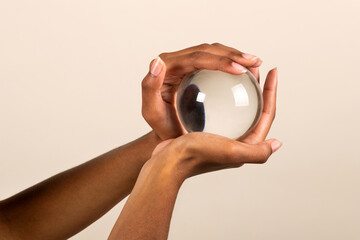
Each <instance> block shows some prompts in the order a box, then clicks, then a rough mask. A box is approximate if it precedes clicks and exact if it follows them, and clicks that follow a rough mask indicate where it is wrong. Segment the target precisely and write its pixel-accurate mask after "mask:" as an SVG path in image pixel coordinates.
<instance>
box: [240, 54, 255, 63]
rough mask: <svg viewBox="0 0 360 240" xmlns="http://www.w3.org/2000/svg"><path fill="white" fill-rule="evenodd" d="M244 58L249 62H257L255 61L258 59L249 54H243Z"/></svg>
mask: <svg viewBox="0 0 360 240" xmlns="http://www.w3.org/2000/svg"><path fill="white" fill-rule="evenodd" d="M242 56H243V58H246V59H249V60H252V61H255V60H257V59H258V57H257V56H255V55H252V54H248V53H243V54H242Z"/></svg>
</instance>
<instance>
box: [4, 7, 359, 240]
mask: <svg viewBox="0 0 360 240" xmlns="http://www.w3.org/2000/svg"><path fill="white" fill-rule="evenodd" d="M359 12H360V1H359V0H343V1H333V0H321V1H316V0H311V1H310V0H303V1H295V0H274V1H267V0H260V1H239V0H236V1H235V0H233V1H230V0H222V1H214V0H207V1H205V0H199V1H196V0H182V1H172V0H162V1H161V0H153V1H120V0H118V1H113V0H109V1H95V0H90V1H85V0H72V1H70V0H63V1H45V0H41V1H40V0H34V1H24V0H23V1H20V0H13V1H1V2H0V199H4V198H6V197H9V196H11V195H12V194H15V193H17V192H19V191H20V190H23V189H25V188H27V187H29V186H31V185H33V184H36V183H37V182H39V181H42V180H44V179H45V178H48V177H50V176H52V175H54V174H56V173H58V172H60V171H63V170H66V169H68V168H70V167H73V166H76V165H78V164H80V163H82V162H84V161H87V160H89V159H91V158H93V157H96V156H97V155H100V154H102V153H103V152H105V151H108V150H110V149H112V148H115V147H117V146H119V145H122V144H124V143H127V142H128V141H130V140H133V139H135V138H137V137H140V136H141V135H143V134H145V133H147V132H148V131H149V130H150V128H149V127H148V125H147V124H146V122H145V121H144V120H143V119H142V116H141V112H140V109H141V87H140V85H141V80H142V78H143V77H144V76H145V74H146V73H147V71H148V66H149V63H150V61H151V60H152V59H153V58H155V57H156V56H157V55H158V54H160V53H162V52H169V51H175V50H180V49H183V48H186V47H190V46H193V45H198V44H201V43H213V42H220V43H223V44H225V45H229V46H232V47H234V48H237V49H239V50H241V51H244V52H248V53H253V54H256V55H258V56H259V57H261V58H262V59H263V61H264V63H263V66H262V68H261V75H262V83H263V80H264V76H265V75H266V73H267V71H268V70H270V69H271V68H273V67H278V70H279V88H278V105H277V118H276V121H275V122H274V125H273V128H272V130H271V132H270V134H269V137H275V138H277V139H279V140H281V141H283V143H284V144H283V147H282V148H281V149H280V150H279V151H278V152H277V153H276V154H274V155H273V156H272V157H271V158H270V159H269V161H268V162H267V163H266V164H264V165H245V166H243V167H241V168H239V169H232V170H224V171H221V172H215V173H209V174H206V175H201V176H196V177H194V178H191V179H189V180H187V181H186V182H185V184H184V185H183V187H182V188H181V190H180V193H179V197H178V200H177V202H176V206H175V210H174V215H173V219H172V224H171V229H170V235H169V239H175V240H180V239H209V240H213V239H229V240H232V239H234V240H235V239H274V240H275V239H276V240H279V239H293V240H297V239H298V240H303V239H327V240H328V239H334V240H335V239H347V240H355V239H360V228H359V226H360V206H359V203H360V184H359V183H360V161H359V160H360V157H359V155H360V151H359V133H360V127H359V123H360V94H359V89H360V80H359V76H360V67H359V63H360V62H359V56H360V47H359V42H360V14H359ZM119 174H120V173H119ZM123 204H124V201H123V202H122V203H120V204H119V205H118V206H116V207H115V208H114V209H113V210H112V211H110V212H109V213H108V214H107V215H105V216H104V217H103V218H101V219H100V220H98V221H97V222H95V223H94V224H93V225H91V226H90V227H88V228H87V229H86V230H84V231H83V232H81V233H80V234H78V235H76V236H74V237H73V238H72V239H105V238H106V237H107V236H108V234H109V232H110V230H111V228H112V226H113V224H114V223H115V220H116V218H117V216H118V215H119V213H120V211H121V208H122V206H123Z"/></svg>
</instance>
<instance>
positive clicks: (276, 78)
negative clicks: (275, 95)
mask: <svg viewBox="0 0 360 240" xmlns="http://www.w3.org/2000/svg"><path fill="white" fill-rule="evenodd" d="M272 70H274V71H275V74H276V77H275V82H276V84H277V82H278V69H277V67H274V68H273V69H272Z"/></svg>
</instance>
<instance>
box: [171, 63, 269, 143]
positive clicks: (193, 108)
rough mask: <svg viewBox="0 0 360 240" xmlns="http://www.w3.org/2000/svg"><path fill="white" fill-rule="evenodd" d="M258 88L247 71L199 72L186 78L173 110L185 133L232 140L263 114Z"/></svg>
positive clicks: (250, 128)
mask: <svg viewBox="0 0 360 240" xmlns="http://www.w3.org/2000/svg"><path fill="white" fill-rule="evenodd" d="M262 102H263V101H262V94H261V89H260V86H259V84H258V82H257V81H256V79H255V77H254V76H253V75H252V74H251V73H250V72H249V71H247V72H245V73H243V74H241V75H232V74H229V73H224V72H221V71H212V70H199V71H196V72H194V73H192V74H191V75H188V76H186V77H185V79H184V80H183V82H182V83H181V85H180V87H179V91H178V95H177V101H176V107H177V112H178V115H179V118H180V120H181V123H182V125H183V126H184V128H185V129H186V130H187V131H188V132H202V131H204V132H209V133H214V134H218V135H222V136H225V137H228V138H232V139H238V138H240V137H244V136H246V134H247V133H248V132H250V131H251V130H252V129H253V127H254V126H255V125H256V124H257V122H258V120H259V118H260V114H261V111H262Z"/></svg>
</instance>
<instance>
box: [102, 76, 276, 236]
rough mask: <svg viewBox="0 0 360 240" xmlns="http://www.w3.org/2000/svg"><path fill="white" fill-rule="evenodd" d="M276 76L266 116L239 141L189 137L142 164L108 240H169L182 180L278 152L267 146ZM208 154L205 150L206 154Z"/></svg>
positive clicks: (202, 135)
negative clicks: (173, 213) (171, 221)
mask: <svg viewBox="0 0 360 240" xmlns="http://www.w3.org/2000/svg"><path fill="white" fill-rule="evenodd" d="M276 86H277V71H276V70H272V71H270V72H269V74H268V77H267V80H266V83H265V87H264V89H265V90H266V91H264V93H263V96H264V110H263V111H264V112H263V114H262V116H261V120H260V122H259V124H258V125H257V126H256V128H255V129H254V130H253V132H252V133H251V134H250V135H249V136H248V137H246V138H245V139H244V140H242V142H239V141H234V140H231V139H228V138H225V137H221V136H217V135H214V134H208V133H190V134H186V135H183V136H181V137H179V138H177V139H175V140H173V139H170V140H167V141H165V142H162V143H161V144H159V145H158V146H157V147H156V148H155V150H154V152H153V155H152V157H151V159H150V160H149V161H148V162H147V163H146V164H145V165H144V167H143V169H142V170H141V173H140V175H139V178H138V180H137V182H136V184H135V187H134V190H133V191H132V193H131V195H130V197H129V199H128V201H127V202H126V205H125V207H124V209H123V210H122V212H121V214H120V216H119V218H118V220H117V222H116V223H115V225H114V228H113V229H112V231H111V233H110V236H109V239H110V240H113V239H126V240H132V239H143V240H146V239H157V240H165V239H167V236H168V232H169V226H170V220H171V215H172V212H173V208H174V205H175V200H176V196H177V193H178V191H179V188H180V187H181V185H182V183H183V182H184V181H185V179H187V178H189V177H191V176H194V175H198V174H203V173H206V172H210V171H216V170H221V169H225V168H235V167H240V166H242V165H243V164H245V163H265V162H266V161H267V159H268V158H269V157H270V155H271V154H272V153H274V152H275V151H277V150H278V149H279V148H280V147H281V143H280V142H279V141H278V140H275V139H269V140H266V141H265V137H266V135H267V133H268V131H269V129H270V127H271V124H272V122H273V119H274V116H275V104H276ZM204 149H206V151H204Z"/></svg>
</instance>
